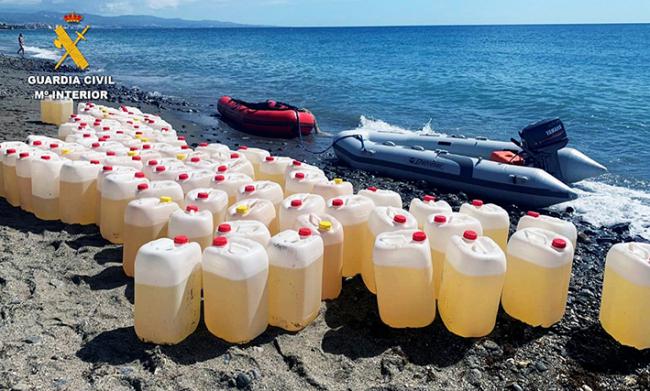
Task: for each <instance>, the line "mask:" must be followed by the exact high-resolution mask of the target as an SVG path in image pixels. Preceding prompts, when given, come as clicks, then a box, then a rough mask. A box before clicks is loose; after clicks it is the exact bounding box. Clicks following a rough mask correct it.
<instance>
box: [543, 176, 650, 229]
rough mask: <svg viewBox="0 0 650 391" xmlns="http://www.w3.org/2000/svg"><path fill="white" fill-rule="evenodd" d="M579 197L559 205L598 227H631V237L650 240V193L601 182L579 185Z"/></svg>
mask: <svg viewBox="0 0 650 391" xmlns="http://www.w3.org/2000/svg"><path fill="white" fill-rule="evenodd" d="M574 189H575V190H576V192H577V193H578V194H579V197H578V198H577V199H575V200H573V201H569V202H565V203H562V204H558V205H555V206H553V207H551V209H555V210H564V209H565V208H566V207H568V206H571V207H572V208H574V209H575V211H576V213H577V214H578V215H580V216H581V217H582V218H583V219H584V220H585V221H587V222H588V223H591V224H593V225H595V226H610V225H614V224H618V223H630V233H631V234H632V235H639V236H641V237H643V238H645V239H649V240H650V193H648V192H645V191H643V190H635V189H630V188H627V187H622V186H617V185H611V184H607V183H604V182H601V181H599V180H598V179H588V180H585V181H582V182H579V183H577V184H575V187H574Z"/></svg>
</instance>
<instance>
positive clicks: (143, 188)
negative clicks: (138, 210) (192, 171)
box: [136, 181, 185, 208]
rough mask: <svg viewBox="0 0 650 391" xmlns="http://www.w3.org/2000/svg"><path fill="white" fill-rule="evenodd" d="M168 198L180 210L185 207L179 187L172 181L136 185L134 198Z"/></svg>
mask: <svg viewBox="0 0 650 391" xmlns="http://www.w3.org/2000/svg"><path fill="white" fill-rule="evenodd" d="M160 197H169V198H170V199H171V201H172V202H175V203H176V204H178V206H180V207H181V208H184V207H185V196H184V194H183V188H182V187H181V185H179V184H178V183H176V182H174V181H155V182H149V183H141V184H139V185H138V192H137V194H136V198H160Z"/></svg>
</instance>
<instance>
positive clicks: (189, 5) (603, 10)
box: [0, 0, 650, 26]
mask: <svg viewBox="0 0 650 391" xmlns="http://www.w3.org/2000/svg"><path fill="white" fill-rule="evenodd" d="M0 10H56V11H62V12H67V11H72V10H75V11H77V12H81V13H83V12H86V13H97V14H105V15H108V14H111V15H124V14H148V15H156V16H162V17H181V18H185V19H214V20H224V21H231V22H241V23H253V24H267V25H285V26H347V25H357V26H358V25H413V24H425V25H429V24H522V23H524V24H527V23H650V0H402V1H399V0H239V1H233V0H209V1H199V0H93V1H89V0H0ZM0 12H1V11H0ZM0 16H1V15H0Z"/></svg>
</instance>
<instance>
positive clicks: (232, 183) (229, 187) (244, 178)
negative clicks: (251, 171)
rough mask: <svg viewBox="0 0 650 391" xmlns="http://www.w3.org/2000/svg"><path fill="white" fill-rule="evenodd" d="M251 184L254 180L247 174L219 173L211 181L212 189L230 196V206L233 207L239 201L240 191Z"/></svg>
mask: <svg viewBox="0 0 650 391" xmlns="http://www.w3.org/2000/svg"><path fill="white" fill-rule="evenodd" d="M251 183H253V179H252V178H251V177H249V176H248V175H246V174H239V173H219V174H217V175H215V176H214V177H213V178H212V180H211V181H210V187H211V188H213V189H217V190H221V191H224V192H225V193H226V194H228V205H232V204H234V203H235V202H236V201H237V193H238V192H239V189H240V188H241V187H242V186H246V185H250V184H251Z"/></svg>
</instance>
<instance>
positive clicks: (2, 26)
mask: <svg viewBox="0 0 650 391" xmlns="http://www.w3.org/2000/svg"><path fill="white" fill-rule="evenodd" d="M53 28H54V27H53V26H52V25H49V24H45V23H25V24H13V23H2V22H0V30H52V29H53Z"/></svg>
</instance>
